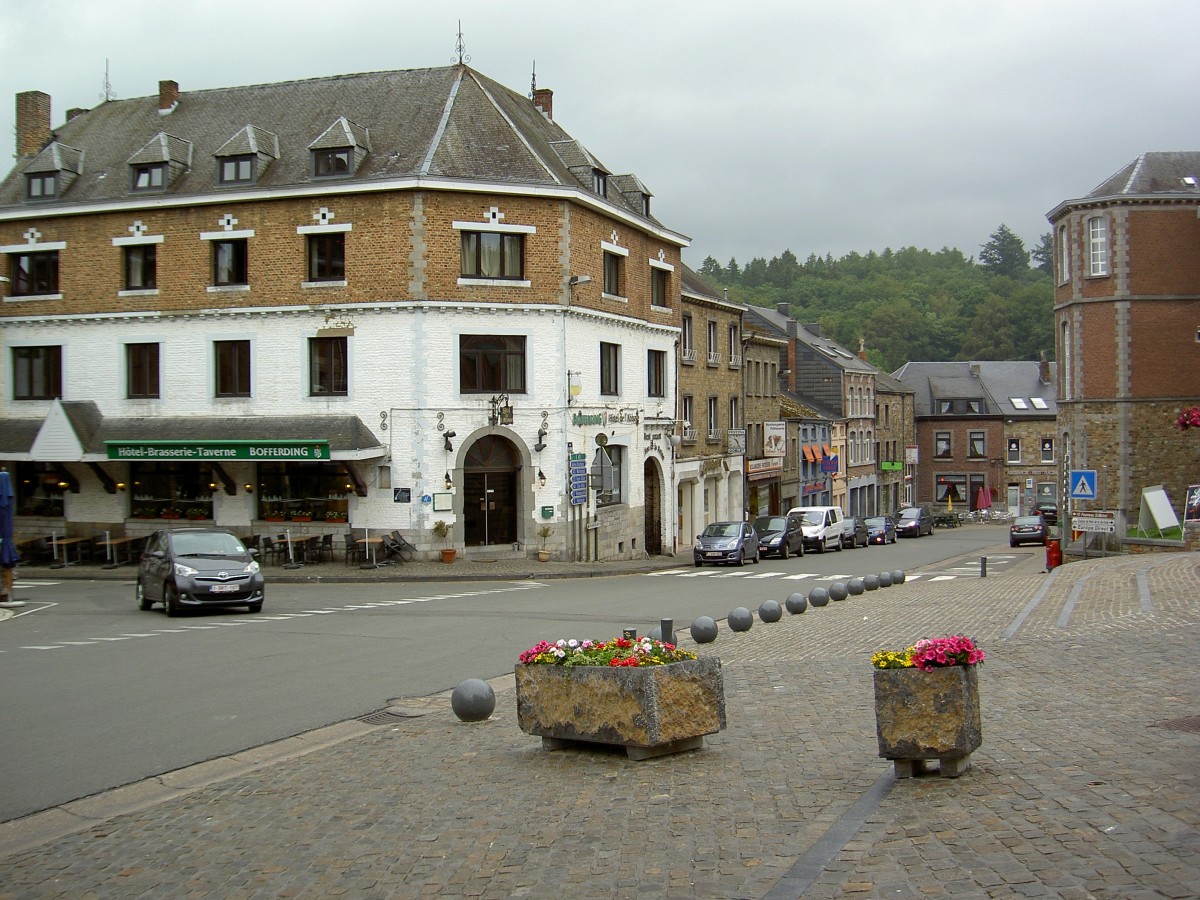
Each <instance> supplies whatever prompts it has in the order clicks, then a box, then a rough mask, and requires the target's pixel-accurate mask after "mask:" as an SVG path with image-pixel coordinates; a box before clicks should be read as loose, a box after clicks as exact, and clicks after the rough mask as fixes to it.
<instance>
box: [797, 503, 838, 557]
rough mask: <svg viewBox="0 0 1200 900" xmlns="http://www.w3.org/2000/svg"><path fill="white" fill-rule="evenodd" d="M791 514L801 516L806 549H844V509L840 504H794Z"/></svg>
mask: <svg viewBox="0 0 1200 900" xmlns="http://www.w3.org/2000/svg"><path fill="white" fill-rule="evenodd" d="M788 515H789V516H799V517H800V527H801V530H802V531H803V532H804V549H805V550H816V551H817V552H818V553H824V552H825V551H826V550H828V549H829V548H830V547H832V548H833V549H834V550H841V549H842V539H843V538H842V530H843V520H842V510H841V507H838V506H794V507H792V508H791V509H789V510H788Z"/></svg>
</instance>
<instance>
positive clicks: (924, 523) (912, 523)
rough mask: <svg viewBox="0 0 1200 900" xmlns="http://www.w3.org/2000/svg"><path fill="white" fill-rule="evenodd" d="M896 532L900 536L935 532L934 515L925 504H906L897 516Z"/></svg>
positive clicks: (917, 535) (919, 535) (918, 535)
mask: <svg viewBox="0 0 1200 900" xmlns="http://www.w3.org/2000/svg"><path fill="white" fill-rule="evenodd" d="M896 534H898V535H900V537H923V536H924V535H927V534H933V515H932V514H931V513H930V512H929V510H928V509H927V508H925V507H924V506H906V507H905V508H904V509H902V510H900V512H899V513H898V514H897V516H896Z"/></svg>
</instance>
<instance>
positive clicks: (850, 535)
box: [842, 516, 871, 550]
mask: <svg viewBox="0 0 1200 900" xmlns="http://www.w3.org/2000/svg"><path fill="white" fill-rule="evenodd" d="M870 542H871V536H870V533H869V532H868V531H867V523H866V521H865V520H864V519H860V518H859V517H858V516H846V518H844V519H842V546H843V547H848V548H849V549H851V550H853V549H854V548H855V547H865V546H867V544H869V543H870Z"/></svg>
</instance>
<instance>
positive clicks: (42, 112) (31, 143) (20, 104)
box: [17, 91, 53, 156]
mask: <svg viewBox="0 0 1200 900" xmlns="http://www.w3.org/2000/svg"><path fill="white" fill-rule="evenodd" d="M52 136H53V132H51V130H50V95H49V94H45V93H42V92H41V91H25V92H24V93H21V94H17V155H18V156H36V155H37V154H38V153H41V151H42V148H43V147H45V146H46V144H48V143H50V138H51V137H52Z"/></svg>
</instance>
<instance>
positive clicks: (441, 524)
mask: <svg viewBox="0 0 1200 900" xmlns="http://www.w3.org/2000/svg"><path fill="white" fill-rule="evenodd" d="M433 533H434V534H435V535H437V537H438V539H439V540H440V541H441V542H442V544H443V545H445V543H446V542H447V541H448V540H449V538H450V526H449V525H447V524H446V521H445V520H444V519H438V520H437V521H436V522H434V523H433ZM457 552H458V551H456V550H455V549H454V548H453V547H447V546H443V547H442V562H444V563H452V562H454V557H455V555H456V554H457Z"/></svg>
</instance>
